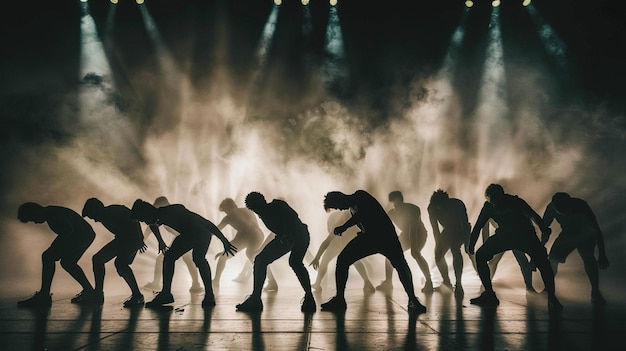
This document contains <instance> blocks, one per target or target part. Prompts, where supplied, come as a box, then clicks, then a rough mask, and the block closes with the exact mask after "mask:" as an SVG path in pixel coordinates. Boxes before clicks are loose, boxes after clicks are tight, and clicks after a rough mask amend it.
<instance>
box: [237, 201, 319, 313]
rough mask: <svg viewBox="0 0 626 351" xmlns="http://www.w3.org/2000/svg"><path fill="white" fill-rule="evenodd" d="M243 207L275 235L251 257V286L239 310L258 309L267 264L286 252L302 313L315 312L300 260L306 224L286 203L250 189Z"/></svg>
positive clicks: (306, 241) (305, 244) (306, 237)
mask: <svg viewBox="0 0 626 351" xmlns="http://www.w3.org/2000/svg"><path fill="white" fill-rule="evenodd" d="M246 207H247V208H249V209H250V210H252V211H253V212H254V213H256V214H257V215H258V216H259V218H260V219H261V220H262V221H263V223H264V224H265V226H266V227H267V228H268V229H269V230H271V231H272V233H274V234H276V236H275V238H274V239H273V240H272V241H270V242H269V243H268V244H267V245H266V246H265V247H264V248H263V250H261V252H260V253H259V254H258V255H257V256H256V258H255V259H254V273H253V274H254V287H253V290H252V294H251V295H250V296H249V297H248V298H247V299H246V300H245V301H244V302H242V303H240V304H238V305H237V310H238V311H261V310H263V302H262V301H261V290H262V289H263V283H264V282H265V278H266V275H267V266H268V265H269V264H270V263H272V262H274V261H276V260H277V259H279V258H280V257H282V256H284V255H285V254H286V253H288V252H291V253H290V254H289V266H291V268H292V269H293V271H294V273H295V274H296V276H297V277H298V281H299V282H300V285H301V286H302V289H303V290H304V299H303V301H302V306H301V308H300V309H301V311H302V312H314V311H315V310H316V308H317V306H316V304H315V298H314V297H313V292H312V291H311V279H310V278H309V272H308V271H307V270H306V267H305V266H304V263H303V262H302V260H303V259H304V255H305V254H306V252H307V248H308V247H309V242H310V240H311V238H310V236H309V230H308V228H307V225H306V224H304V223H302V221H301V220H300V217H299V216H298V213H297V212H296V211H294V210H293V209H292V208H291V207H290V206H289V205H288V204H287V202H285V201H283V200H278V199H274V200H272V202H270V203H268V202H267V201H266V200H265V197H264V196H263V195H262V194H261V193H258V192H251V193H249V194H248V196H246Z"/></svg>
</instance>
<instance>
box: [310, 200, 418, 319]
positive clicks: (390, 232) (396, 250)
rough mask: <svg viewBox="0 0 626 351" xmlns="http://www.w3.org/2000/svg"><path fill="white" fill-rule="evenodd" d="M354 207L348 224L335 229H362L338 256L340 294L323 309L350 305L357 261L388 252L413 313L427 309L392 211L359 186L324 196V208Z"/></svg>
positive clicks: (338, 231)
mask: <svg viewBox="0 0 626 351" xmlns="http://www.w3.org/2000/svg"><path fill="white" fill-rule="evenodd" d="M329 208H331V209H337V210H348V209H349V210H351V211H352V216H351V217H350V219H348V220H347V221H346V222H345V223H344V224H342V225H340V226H338V227H336V228H335V229H334V231H333V232H334V233H335V234H336V235H341V234H343V232H345V231H346V230H347V229H348V228H350V227H352V226H355V225H357V226H359V228H360V229H361V232H360V233H359V234H357V236H356V237H355V238H354V239H352V240H351V241H350V242H349V243H348V245H346V247H345V248H344V249H343V250H342V251H341V253H340V254H339V257H337V267H336V269H335V283H336V285H337V295H336V296H334V297H333V298H331V299H330V300H329V301H328V302H326V303H324V304H322V305H321V307H322V310H323V311H344V310H346V308H347V304H346V299H345V290H346V282H347V280H348V270H349V268H350V265H352V264H353V263H354V262H356V261H358V260H360V259H362V258H364V257H367V256H370V255H373V254H377V253H380V254H382V255H383V256H385V257H386V258H387V259H389V261H390V262H391V264H392V265H393V267H394V268H395V269H396V270H397V271H398V276H399V277H400V282H401V283H402V285H403V287H404V290H405V291H406V293H407V296H408V298H409V304H408V311H409V312H410V313H423V312H426V307H424V306H423V305H422V304H421V303H420V302H419V300H418V299H417V296H415V291H414V287H413V277H412V275H411V270H410V268H409V265H408V263H407V262H406V259H405V258H404V252H403V251H402V246H401V245H400V240H399V239H398V235H397V234H396V229H395V227H394V225H393V222H392V221H391V218H389V215H388V214H387V212H385V210H384V209H383V207H382V206H381V204H380V203H379V202H378V201H377V200H376V199H375V198H374V197H373V196H372V195H370V194H369V193H368V192H366V191H364V190H357V191H356V192H354V193H353V194H350V195H347V194H344V193H342V192H339V191H331V192H329V193H327V194H326V197H325V198H324V209H326V210H327V209H329Z"/></svg>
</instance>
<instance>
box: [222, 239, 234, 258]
mask: <svg viewBox="0 0 626 351" xmlns="http://www.w3.org/2000/svg"><path fill="white" fill-rule="evenodd" d="M222 244H224V252H223V253H222V255H226V256H235V254H236V253H237V248H236V247H235V246H234V245H233V244H231V243H230V241H225V242H223V243H222Z"/></svg>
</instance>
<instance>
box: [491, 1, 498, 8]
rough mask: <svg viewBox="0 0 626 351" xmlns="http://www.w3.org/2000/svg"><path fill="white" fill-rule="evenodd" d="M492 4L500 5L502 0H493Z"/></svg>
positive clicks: (494, 5)
mask: <svg viewBox="0 0 626 351" xmlns="http://www.w3.org/2000/svg"><path fill="white" fill-rule="evenodd" d="M491 6H493V7H498V6H500V0H493V1H492V2H491Z"/></svg>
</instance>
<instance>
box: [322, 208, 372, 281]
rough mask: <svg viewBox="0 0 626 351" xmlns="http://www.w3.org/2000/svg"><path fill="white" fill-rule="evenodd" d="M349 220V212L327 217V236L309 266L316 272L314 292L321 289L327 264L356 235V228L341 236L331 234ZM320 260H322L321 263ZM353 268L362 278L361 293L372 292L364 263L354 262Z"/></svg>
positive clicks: (361, 261) (336, 213)
mask: <svg viewBox="0 0 626 351" xmlns="http://www.w3.org/2000/svg"><path fill="white" fill-rule="evenodd" d="M349 218H350V212H346V211H332V212H331V214H330V215H329V216H328V221H327V227H328V236H327V237H326V239H324V241H322V243H321V244H320V247H319V249H318V250H317V254H315V257H314V258H313V261H311V264H310V266H313V268H315V269H317V270H318V272H317V277H316V278H315V282H314V283H313V286H312V287H313V289H315V290H321V289H322V285H321V283H322V279H323V278H324V276H326V272H327V271H328V264H329V263H330V261H331V260H332V259H333V258H335V257H337V256H338V255H339V253H340V252H341V250H343V249H344V248H345V247H346V245H348V243H349V242H350V240H352V239H354V238H355V237H356V235H357V232H358V228H357V227H356V226H354V227H350V228H348V230H346V231H345V232H344V233H343V235H335V233H333V230H334V229H335V227H337V226H339V225H341V224H342V223H345V222H346V221H347V220H348V219H349ZM331 244H332V245H331ZM322 255H323V256H322ZM320 258H321V259H322V262H321V263H320ZM354 268H356V270H357V272H359V275H361V278H363V291H365V292H374V291H375V290H376V289H375V288H374V285H373V284H372V282H371V281H370V278H369V276H368V274H367V268H366V265H365V263H364V261H363V260H359V261H356V262H354Z"/></svg>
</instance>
